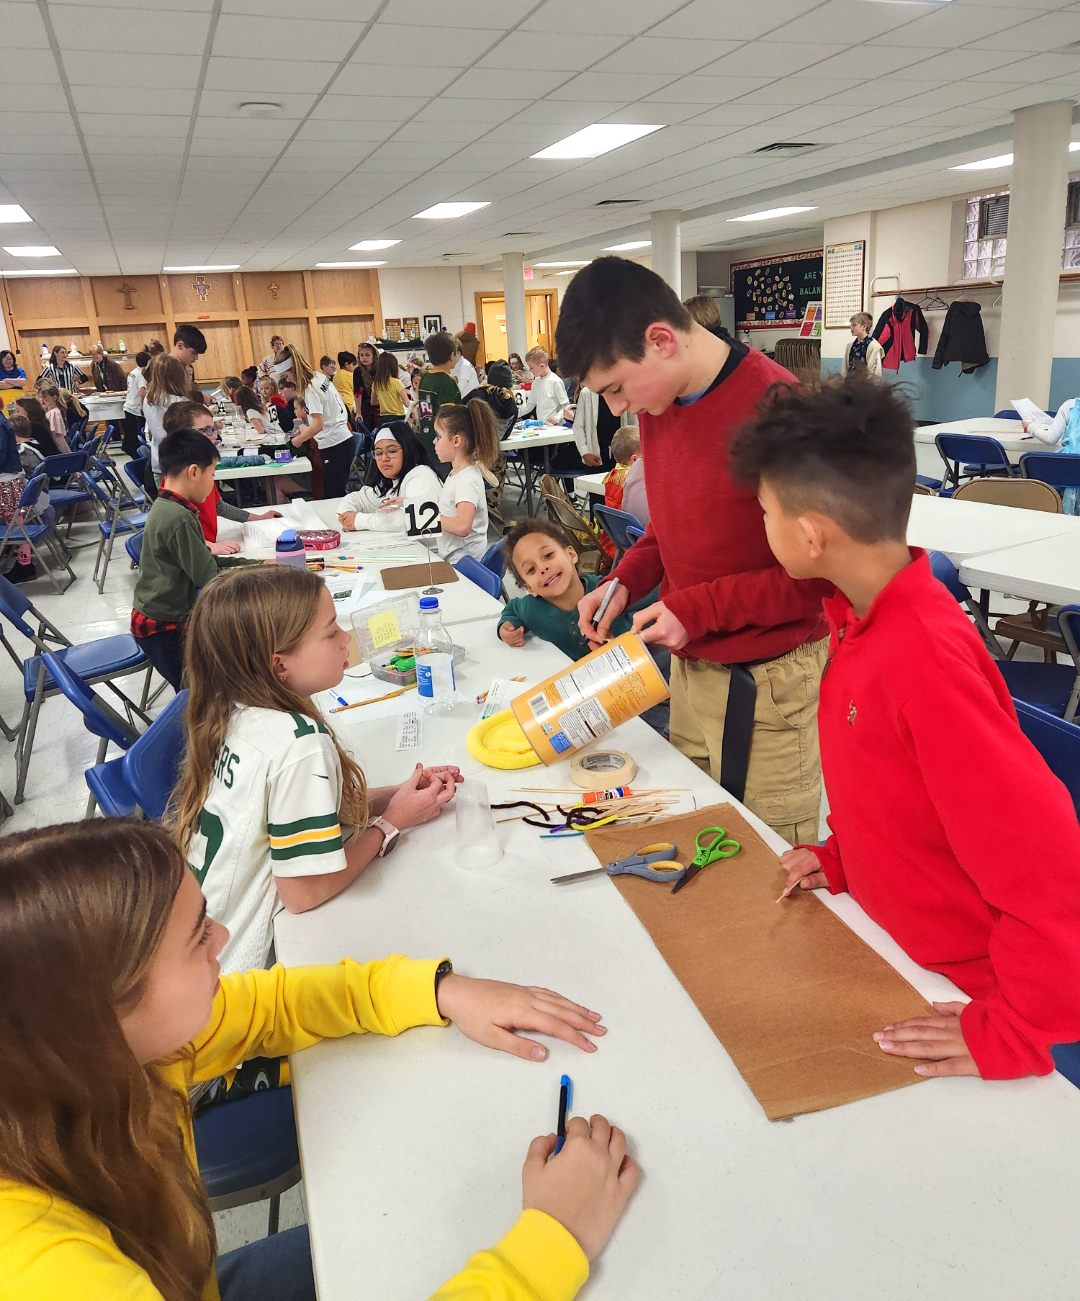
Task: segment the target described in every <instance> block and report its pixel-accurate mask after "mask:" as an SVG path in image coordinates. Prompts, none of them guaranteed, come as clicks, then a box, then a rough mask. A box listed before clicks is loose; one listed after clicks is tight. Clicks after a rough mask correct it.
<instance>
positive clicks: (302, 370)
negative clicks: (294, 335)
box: [278, 343, 315, 397]
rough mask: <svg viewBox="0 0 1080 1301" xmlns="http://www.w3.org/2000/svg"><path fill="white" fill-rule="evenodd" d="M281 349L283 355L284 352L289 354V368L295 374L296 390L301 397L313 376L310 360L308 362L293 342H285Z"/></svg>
mask: <svg viewBox="0 0 1080 1301" xmlns="http://www.w3.org/2000/svg"><path fill="white" fill-rule="evenodd" d="M281 351H282V356H283V357H284V354H285V353H288V354H289V362H290V363H291V365H290V369H291V370H292V373H293V374H294V375H295V376H296V391H297V393H299V394H300V396H301V397H303V395H304V394H305V393H306V392H307V386H308V385H309V384H310V383H311V381H312V379H313V378H314V377H315V371H314V368H313V367H312V365H311V362H309V361H308V359H307V358H306V357H305V356H304V354H303V353H302V352H301V351H300V350H299V349H298V348H297V346H296V344H295V343H287V344H286V345H285V347H284V348H282V350H281ZM280 364H281V363H280V362H279V363H278V365H280ZM284 373H285V372H284V371H282V374H284Z"/></svg>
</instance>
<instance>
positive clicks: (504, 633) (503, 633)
mask: <svg viewBox="0 0 1080 1301" xmlns="http://www.w3.org/2000/svg"><path fill="white" fill-rule="evenodd" d="M499 637H500V639H501V640H502V641H504V642H506V644H507V646H524V645H525V629H524V628H518V627H516V626H515V625H514V624H512V623H500V624H499Z"/></svg>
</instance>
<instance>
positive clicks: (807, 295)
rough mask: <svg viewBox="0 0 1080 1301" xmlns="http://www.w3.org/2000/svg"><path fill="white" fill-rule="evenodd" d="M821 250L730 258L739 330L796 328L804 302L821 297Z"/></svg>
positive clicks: (805, 304)
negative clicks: (744, 258)
mask: <svg viewBox="0 0 1080 1301" xmlns="http://www.w3.org/2000/svg"><path fill="white" fill-rule="evenodd" d="M821 279H822V250H821V249H813V250H810V251H808V252H805V253H785V254H784V255H783V256H781V257H766V258H754V259H753V261H750V262H732V264H731V292H732V294H734V296H735V328H736V329H738V330H777V329H780V330H782V329H790V330H797V329H798V328H799V325H800V324H801V322H802V319H803V316H804V314H805V312H806V307H807V304H809V303H811V302H814V301H818V302H820V300H821Z"/></svg>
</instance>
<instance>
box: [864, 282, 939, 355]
mask: <svg viewBox="0 0 1080 1301" xmlns="http://www.w3.org/2000/svg"><path fill="white" fill-rule="evenodd" d="M916 332H917V333H918V336H919V345H918V354H919V356H920V357H924V356H925V355H926V347H927V344H928V343H929V341H930V327H929V326H928V325H927V323H926V317H925V316H923V314H922V309H921V308H920V307H917V306H916V305H915V304H914V303H909V302H906V301H905V300H904V299H903V298H898V299H897V300H896V302H895V303H893V305H892V306H891V307H889V308H887V309H886V310H885V311H884V312H882V314H881V316H880V317H879V318H878V323H877V325H876V326H875V327H874V338H875V339H877V341H878V343H880V344H881V346H882V347H883V348H884V349H885V356H884V357H883V358H882V359H881V365H882V368H883V369H884V370H899V369H900V363H901V362H902V361H914V360H915V352H916V348H915V335H916Z"/></svg>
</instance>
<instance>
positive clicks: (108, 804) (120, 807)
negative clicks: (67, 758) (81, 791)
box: [86, 755, 138, 818]
mask: <svg viewBox="0 0 1080 1301" xmlns="http://www.w3.org/2000/svg"><path fill="white" fill-rule="evenodd" d="M86 784H87V786H89V787H90V791H91V793H92V794H93V796H94V798H95V799H96V800H97V802H98V807H99V808H100V809H101V812H102V814H103V815H104V816H105V817H107V818H133V817H134V816H135V814H136V812H137V808H138V806H137V804H136V802H135V796H134V794H133V793H132V790H131V787H130V786H129V785H128V784H127V782H126V781H125V780H124V764H123V755H121V756H120V757H119V758H117V759H109V760H107V761H106V762H105V763H99V764H98V765H97V766H96V767H94V768H87V770H86Z"/></svg>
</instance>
